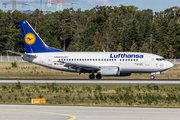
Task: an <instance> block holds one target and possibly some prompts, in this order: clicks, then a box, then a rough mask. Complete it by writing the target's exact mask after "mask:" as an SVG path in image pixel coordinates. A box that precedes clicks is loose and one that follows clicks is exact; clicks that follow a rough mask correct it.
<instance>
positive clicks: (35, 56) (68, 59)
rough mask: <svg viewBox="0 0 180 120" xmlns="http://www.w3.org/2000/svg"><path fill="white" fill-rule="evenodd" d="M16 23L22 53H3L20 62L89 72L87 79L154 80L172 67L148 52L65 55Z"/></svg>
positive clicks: (23, 25)
mask: <svg viewBox="0 0 180 120" xmlns="http://www.w3.org/2000/svg"><path fill="white" fill-rule="evenodd" d="M19 24H20V28H21V33H22V37H23V41H24V46H25V49H26V52H25V53H20V52H14V51H11V50H7V52H11V53H14V54H18V55H21V57H22V59H23V60H25V61H28V62H31V63H34V64H37V65H40V66H44V67H48V68H51V69H56V70H60V71H67V72H76V73H79V74H80V73H89V78H90V79H94V78H95V77H96V79H101V78H102V76H130V75H131V73H151V76H150V78H151V79H152V80H153V79H155V77H154V75H157V74H161V72H162V71H165V70H168V69H170V68H172V67H173V64H172V63H171V62H169V61H167V60H165V59H164V58H163V57H161V56H158V55H155V54H150V53H141V52H65V51H62V50H59V49H55V48H52V47H49V46H47V45H46V44H45V43H44V41H43V40H42V39H41V38H40V36H39V35H38V34H37V33H36V32H35V30H34V29H33V28H32V27H31V25H30V24H29V23H28V22H27V21H19ZM95 74H96V76H95Z"/></svg>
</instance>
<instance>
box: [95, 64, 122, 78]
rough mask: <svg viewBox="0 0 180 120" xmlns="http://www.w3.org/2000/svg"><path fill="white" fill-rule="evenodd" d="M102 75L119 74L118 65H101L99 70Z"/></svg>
mask: <svg viewBox="0 0 180 120" xmlns="http://www.w3.org/2000/svg"><path fill="white" fill-rule="evenodd" d="M99 72H100V73H101V75H102V76H118V75H120V69H119V67H111V66H108V67H101V70H100V71H99Z"/></svg>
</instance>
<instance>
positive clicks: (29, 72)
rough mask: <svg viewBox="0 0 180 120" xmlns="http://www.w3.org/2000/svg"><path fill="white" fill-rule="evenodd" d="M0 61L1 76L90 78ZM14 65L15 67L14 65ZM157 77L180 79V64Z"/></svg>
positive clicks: (140, 76)
mask: <svg viewBox="0 0 180 120" xmlns="http://www.w3.org/2000/svg"><path fill="white" fill-rule="evenodd" d="M16 64H17V67H15V66H14V65H13V64H11V63H9V62H0V78H7V79H8V78H11V79H89V74H88V73H86V74H84V73H82V74H81V75H79V73H71V72H62V71H58V70H53V69H49V68H45V67H41V66H38V65H35V64H32V63H28V62H17V63H16ZM12 65H13V67H12ZM155 77H156V79H180V65H175V67H173V68H171V69H169V70H167V71H165V72H162V73H161V74H160V75H156V76H155ZM102 79H150V73H148V74H144V73H133V74H132V75H131V76H129V77H121V76H117V77H102Z"/></svg>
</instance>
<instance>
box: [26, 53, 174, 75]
mask: <svg viewBox="0 0 180 120" xmlns="http://www.w3.org/2000/svg"><path fill="white" fill-rule="evenodd" d="M31 55H36V56H37V57H36V58H29V57H25V56H23V59H24V60H26V61H29V62H32V63H35V64H38V65H41V66H45V67H49V68H52V69H57V70H62V71H69V72H79V71H78V70H76V69H71V68H69V67H65V66H64V63H63V62H62V61H64V62H67V63H73V64H81V65H92V66H98V67H103V66H117V67H119V68H120V71H121V73H153V72H161V71H165V70H167V69H169V68H171V67H172V66H173V64H172V63H171V62H169V61H167V60H164V58H162V57H161V56H158V55H154V54H149V53H139V52H46V53H32V54H31ZM140 55H141V56H140Z"/></svg>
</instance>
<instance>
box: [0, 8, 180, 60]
mask: <svg viewBox="0 0 180 120" xmlns="http://www.w3.org/2000/svg"><path fill="white" fill-rule="evenodd" d="M19 20H27V21H28V22H29V23H30V25H32V27H33V28H34V29H35V31H37V33H38V34H39V36H40V37H41V38H42V39H43V40H44V42H45V43H46V44H47V45H48V46H51V47H54V48H58V49H61V50H64V51H103V50H106V51H110V52H111V51H113V52H115V51H119V52H120V51H132V52H147V53H149V52H150V47H149V45H150V35H151V34H152V53H154V54H158V55H160V56H163V57H165V58H180V51H179V50H180V8H178V7H172V8H168V9H166V10H164V11H161V12H153V11H152V10H151V9H145V10H138V8H137V7H135V6H124V5H119V7H116V6H96V7H94V8H92V9H90V10H85V11H82V10H81V9H78V10H76V11H75V10H73V9H72V8H70V9H64V10H63V11H59V12H57V11H56V12H54V13H51V14H46V15H43V12H42V11H40V10H38V9H36V10H35V11H34V12H33V13H32V14H25V13H21V12H20V11H14V12H11V11H8V12H4V11H2V10H0V53H1V55H6V54H7V53H6V50H13V51H18V52H25V48H24V43H23V40H22V35H21V30H20V26H19ZM10 55H11V54H10Z"/></svg>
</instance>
